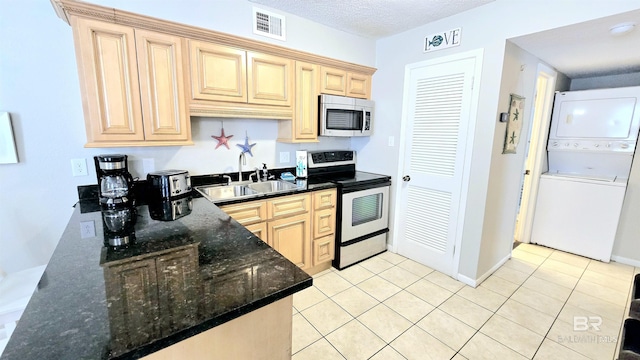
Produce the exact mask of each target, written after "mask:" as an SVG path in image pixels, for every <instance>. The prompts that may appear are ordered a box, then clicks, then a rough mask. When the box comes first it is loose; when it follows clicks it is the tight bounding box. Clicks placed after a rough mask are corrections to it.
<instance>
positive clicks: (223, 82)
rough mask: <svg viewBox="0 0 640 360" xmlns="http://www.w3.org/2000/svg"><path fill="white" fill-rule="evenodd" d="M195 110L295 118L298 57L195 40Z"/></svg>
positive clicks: (192, 56)
mask: <svg viewBox="0 0 640 360" xmlns="http://www.w3.org/2000/svg"><path fill="white" fill-rule="evenodd" d="M189 54H190V59H189V64H190V73H191V98H192V101H191V104H190V109H191V114H192V115H201V116H219V117H243V116H244V117H254V118H273V119H291V113H292V108H293V96H294V92H293V89H294V79H295V72H294V71H295V69H294V63H295V62H294V61H293V60H290V59H287V58H283V57H279V56H274V55H268V54H262V53H258V52H253V51H245V50H242V49H237V48H233V47H229V46H225V45H219V44H214V43H208V42H203V41H196V40H190V41H189Z"/></svg>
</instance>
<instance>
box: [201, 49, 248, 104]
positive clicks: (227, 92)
mask: <svg viewBox="0 0 640 360" xmlns="http://www.w3.org/2000/svg"><path fill="white" fill-rule="evenodd" d="M189 52H190V68H191V96H192V98H193V99H197V100H213V101H231V102H241V103H246V102H247V85H246V83H247V58H246V52H245V51H244V50H239V49H234V48H231V47H228V46H222V45H216V44H210V43H206V42H202V41H195V40H190V41H189Z"/></svg>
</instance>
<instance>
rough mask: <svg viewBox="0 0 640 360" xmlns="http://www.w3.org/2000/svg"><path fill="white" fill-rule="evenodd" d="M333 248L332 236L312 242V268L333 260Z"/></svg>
mask: <svg viewBox="0 0 640 360" xmlns="http://www.w3.org/2000/svg"><path fill="white" fill-rule="evenodd" d="M334 246H335V241H334V237H333V235H330V236H325V237H322V238H320V239H315V240H313V266H316V265H318V264H322V263H325V262H327V261H331V260H333V257H334V251H335V248H334Z"/></svg>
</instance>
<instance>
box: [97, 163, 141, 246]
mask: <svg viewBox="0 0 640 360" xmlns="http://www.w3.org/2000/svg"><path fill="white" fill-rule="evenodd" d="M93 159H94V161H95V163H96V175H97V177H98V188H99V191H100V206H101V208H102V221H103V224H104V240H105V244H104V245H105V246H113V247H122V246H127V245H130V244H131V243H132V242H133V239H135V236H134V235H133V234H134V233H133V229H134V224H135V220H136V215H137V213H136V208H135V204H134V197H133V177H132V176H131V174H130V173H129V169H128V167H127V155H120V154H111V155H98V156H94V157H93Z"/></svg>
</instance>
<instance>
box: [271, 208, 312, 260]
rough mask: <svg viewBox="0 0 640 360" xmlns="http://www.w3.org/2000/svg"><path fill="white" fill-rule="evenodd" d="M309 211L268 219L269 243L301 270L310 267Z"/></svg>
mask: <svg viewBox="0 0 640 360" xmlns="http://www.w3.org/2000/svg"><path fill="white" fill-rule="evenodd" d="M310 220H311V219H310V217H309V213H304V214H300V215H295V216H290V217H285V218H282V219H278V220H273V221H269V222H268V223H267V227H268V235H267V236H268V239H269V245H271V247H273V248H274V249H275V250H276V251H278V252H279V253H280V254H282V255H283V256H284V257H286V258H287V259H289V260H290V261H291V262H292V263H294V264H296V265H297V266H298V267H300V268H301V269H302V270H306V269H308V268H310V267H311V237H310V233H311V231H310V228H311V226H310V225H311V224H310V223H311V221H310Z"/></svg>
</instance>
